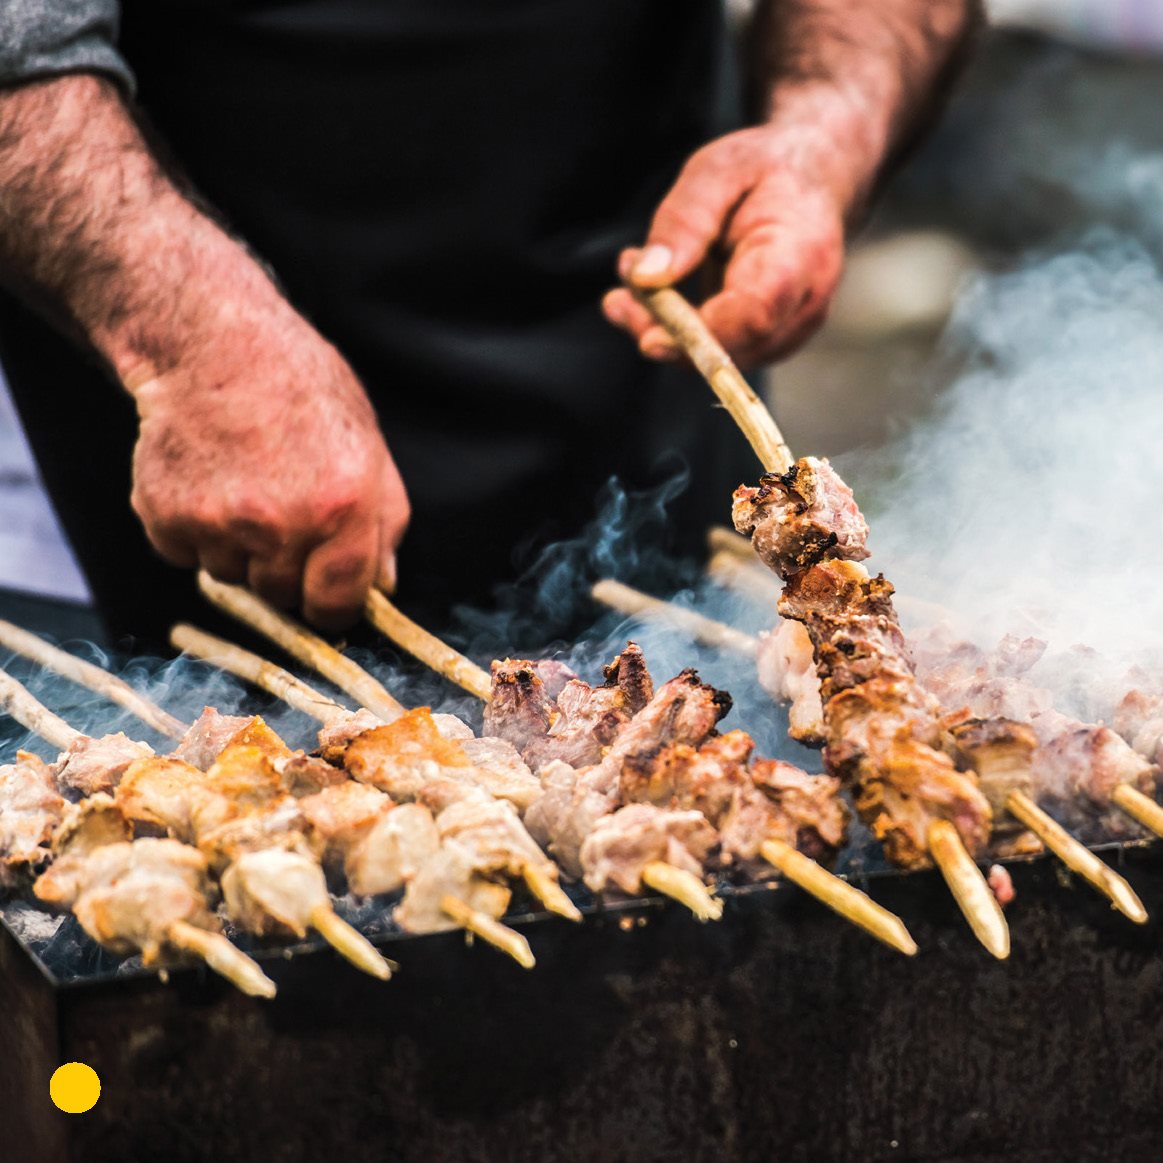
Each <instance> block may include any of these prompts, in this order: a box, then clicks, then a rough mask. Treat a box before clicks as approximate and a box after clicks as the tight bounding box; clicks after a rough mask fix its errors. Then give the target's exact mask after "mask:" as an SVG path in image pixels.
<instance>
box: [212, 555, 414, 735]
mask: <svg viewBox="0 0 1163 1163" xmlns="http://www.w3.org/2000/svg"><path fill="white" fill-rule="evenodd" d="M198 585H199V586H200V587H201V590H202V593H204V594H205V595H206V597H207V598H209V599H210V601H211V602H213V603H214V605H216V606H217V607H218V608H219V609H220V610H225V611H226V613H228V614H230V615H231V616H232V617H235V618H237V619H238V620H239V621H240V622H244V623H245V624H246V625H248V626H250V627H251V629H252V630H257V631H258V632H259V633H260V634H262V635H263V636H264V637H265V638H269V639H270V640H271V641H272V642H274V643H275V645H276V646H279V647H281V648H282V649H283V650H285V651H286V652H287V653H288V654H289V655H291V657H292V658H296V659H298V661H299V662H301V663H303V664H304V666H309V667H311V669H312V670H317V671H318V672H319V673H320V674H321V675H323V677H324V678H326V679H328V680H329V681H330V682H333V683H335V685H336V686H337V687H339V689H340V690H342V691H346V692H347V694H349V695H351V697H352V698H353V699H355V701H356V703H358V704H359V706H361V707H366V708H367V709H368V710H369V711H371V713H372V714H373V715H378V716H379V717H380V718H381V719H383V720H384V722H386V723H390V722H392V721H393V720H394V719H398V718H399V717H400V716H401V715H402V714H403V713H404V707H403V705H402V704H401V703H398V702H397V701H396V700H395V699H394V698H392V696H391V695H390V694H388V692H387V690H385V689H384V686H383V684H382V683H381V682H380V681H379V680H378V679H377V678H375V677H374V676H373V675H371V674H369V673H368V672H367V671H366V670H364V669H363V667H362V666H359V665H358V664H357V663H355V662H353V661H352V660H351V659H350V658H347V657H346V656H345V655H343V654H340V652H339V651H338V650H336V649H335V647H334V646H332V645H331V644H330V643H329V642H325V641H324V640H323V639H322V638H320V637H319V636H318V635H317V634H312V633H311V632H310V631H309V630H307V629H306V628H305V627H303V626H300V625H298V624H297V623H296V622H295V621H293V620H292V619H291V618H288V617H287V616H286V615H285V614H281V613H280V612H279V611H278V610H276V609H275V608H274V607H273V606H269V605H267V603H266V602H264V601H263V600H262V599H261V598H260V597H257V596H256V595H255V594H252V593H251V592H250V591H249V590H244V589H243V588H242V587H241V586H231V585H227V584H226V583H225V582H220V581H215V580H214V579H213V578H212V577H211V576H210V575H209V574H208V573H206V572H205V571H202V572H201V573H199V574H198Z"/></svg>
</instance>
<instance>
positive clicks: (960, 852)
mask: <svg viewBox="0 0 1163 1163" xmlns="http://www.w3.org/2000/svg"><path fill="white" fill-rule="evenodd" d="M928 840H929V853H930V855H931V856H932V857H933V860H934V861H935V862H936V864H937V867H938V868H939V869H940V871H941V875H942V876H944V878H945V883H946V884H947V885H948V886H949V891H950V892H952V893H953V897H954V899H955V900H956V901H957V906H958V907H959V908H960V909H961V912H962V913H963V914H964V916H965V919H966V920H967V921H968V922H969V926H970V928H971V929H972V930H973V932H974V935H975V936H976V937H977V939H978V940H979V941H980V942H981V943H982V945H984V946H985V948H986V949H987V950H988V951H989V952H990V953H991V954H992V955H993V956H994V957H996V958H997V959H998V960H999V961H1004V960H1005V959H1006V958H1007V957H1008V956H1009V955H1010V927H1009V925H1008V924H1007V923H1006V919H1005V914H1004V913H1003V912H1002V911H1001V905H999V904H998V903H997V898H996V897H995V896H994V895H993V890H992V889H991V888H990V887H989V884H988V882H987V881H986V879H985V877H984V876H983V875H982V872H981V869H980V868H978V867H977V865H976V864H975V863H974V861H973V857H972V856H970V855H969V853H968V851H967V850H966V848H965V844H964V843H963V842H962V840H961V835H960V833H959V832H958V831H957V829H956V828H954V827H953V825H952V824H951V823H949V821H948V820H934V821H933V822H932V823H931V824H930V825H929V835H928Z"/></svg>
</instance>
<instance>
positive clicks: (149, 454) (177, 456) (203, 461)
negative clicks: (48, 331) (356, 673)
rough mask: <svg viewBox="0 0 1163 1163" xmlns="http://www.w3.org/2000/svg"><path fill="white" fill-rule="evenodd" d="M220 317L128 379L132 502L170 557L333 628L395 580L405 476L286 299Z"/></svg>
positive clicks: (345, 370) (329, 350) (353, 383)
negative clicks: (161, 363)
mask: <svg viewBox="0 0 1163 1163" xmlns="http://www.w3.org/2000/svg"><path fill="white" fill-rule="evenodd" d="M223 315H226V316H227V317H228V318H229V320H230V322H229V323H226V322H225V320H224V319H223ZM214 318H215V320H217V321H219V322H221V323H222V324H223V325H222V326H221V327H215V328H213V329H212V331H211V333H210V334H209V335H207V336H204V337H199V338H198V339H197V340H195V341H194V342H193V343H191V342H190V337H188V336H187V337H185V342H181V341H179V342H178V343H176V344H175V350H174V352H173V353H172V356H173V358H172V365H173V366H171V367H170V368H169V370H166V371H164V372H162V373H161V374H158V375H156V376H151V377H150V378H148V379H146V380H145V382H143V383H141V384H140V385H138V386H136V387H134V388H133V392H134V396H135V398H136V400H137V405H138V410H139V413H140V415H141V433H140V437H139V439H138V443H137V448H136V451H135V454H134V462H133V478H134V487H133V507H134V509H135V510H136V511H137V514H138V516H139V517H140V518H141V520H142V524H143V525H144V526H145V530H146V533H147V534H148V536H149V539H150V540H151V541H152V542H153V544H154V546H155V547H156V548H157V549H158V551H159V552H160V553H161V554H162V555H163V556H164V557H166V558H167V559H168V560H170V561H172V562H174V563H175V564H177V565H187V566H194V565H200V566H201V567H203V568H204V569H206V570H207V571H208V572H209V573H210V574H212V575H213V576H214V577H216V578H219V579H221V580H222V581H242V582H247V583H248V584H249V585H250V587H251V588H252V589H253V590H255V591H256V592H257V593H259V594H260V595H262V596H263V597H265V598H267V599H268V600H269V601H271V602H273V603H274V604H275V605H278V606H283V607H288V608H290V607H295V606H302V609H303V611H304V614H305V615H306V617H307V618H308V620H310V621H311V622H314V623H315V624H317V625H319V626H323V627H327V628H331V627H334V628H340V627H342V626H343V625H345V624H346V623H349V622H350V621H352V620H353V619H354V618H355V617H356V616H358V614H359V611H360V610H361V608H362V606H363V601H364V597H365V596H366V594H367V591H368V589H369V587H371V586H372V585H374V584H377V583H378V584H380V585H383V586H386V587H389V588H390V587H391V586H392V585H393V584H394V582H395V549H396V546H397V544H398V542H399V540H400V538H401V537H402V536H403V533H404V529H405V527H406V526H407V523H408V515H409V507H408V499H407V496H406V495H405V492H404V486H403V482H402V481H401V480H400V475H399V473H398V472H397V471H396V466H395V464H394V463H393V461H392V459H391V457H390V455H389V454H388V450H387V447H386V445H385V444H384V440H383V437H382V436H381V435H380V431H379V428H378V427H377V425H376V419H375V416H374V414H373V413H372V409H371V405H370V404H369V403H368V400H367V397H366V396H365V395H364V392H363V389H362V387H361V386H360V384H359V382H358V381H357V380H356V378H355V376H354V374H353V373H352V371H351V369H350V368H349V367H348V366H347V364H346V363H345V362H344V360H343V359H342V358H341V357H340V355H339V353H338V352H337V351H335V349H334V348H333V347H331V346H330V345H329V344H328V343H326V342H325V341H324V340H323V339H322V338H321V337H320V336H319V335H318V334H317V333H316V332H315V331H314V330H313V329H312V328H311V327H309V326H308V325H307V324H306V323H305V322H304V321H303V320H302V319H301V318H300V317H299V316H298V315H296V314H295V313H294V312H293V311H292V310H291V309H290V308H289V307H287V306H286V304H284V303H282V301H281V300H278V299H277V297H272V301H271V302H269V303H265V304H262V303H261V299H260V301H259V302H256V301H255V300H254V299H250V300H244V301H243V302H241V303H238V304H237V305H235V306H234V307H233V308H232V309H231V310H229V311H225V312H223V307H222V304H221V302H219V303H217V304H216V305H215V309H214ZM167 362H170V361H167ZM138 374H139V375H140V374H146V375H148V374H149V372H148V370H147V371H145V372H139V373H138Z"/></svg>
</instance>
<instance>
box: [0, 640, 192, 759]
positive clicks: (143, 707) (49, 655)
mask: <svg viewBox="0 0 1163 1163" xmlns="http://www.w3.org/2000/svg"><path fill="white" fill-rule="evenodd" d="M0 646H5V647H7V648H8V649H9V650H12V651H15V653H17V654H20V655H22V656H23V657H25V658H28V659H31V660H32V661H33V662H35V663H36V664H37V665H38V666H43V667H44V668H45V669H46V670H51V671H52V672H53V673H54V674H59V675H60V676H61V677H62V678H67V679H68V680H69V681H70V682H75V683H77V685H78V686H83V687H87V688H88V689H89V690H91V691H94V692H95V693H97V694H99V695H104V696H105V698H107V699H108V700H109V701H110V702H112V703H117V704H118V705H119V706H122V707H124V708H125V709H126V710H127V711H131V712H132V713H133V714H134V715H136V716H137V717H138V718H139V719H140V720H141V721H142V722H143V723H147V724H149V726H151V727H152V728H153V729H154V730H155V731H159V732H160V733H161V734H163V735H168V736H169V737H170V738H171V739H180V738H181V737H182V736H183V735H184V734H185V733H186V724H185V723H183V722H182V721H181V720H180V719H175V718H174V716H173V715H171V714H169V713H168V712H167V711H164V710H162V708H161V707H159V706H158V705H157V703H154V702H151V701H150V700H149V699H147V698H146V697H145V696H144V695H143V694H140V693H139V692H138V691H136V690H134V688H133V687H131V686H130V685H129V683H127V682H126V681H125V680H124V679H120V678H118V677H117V675H115V674H110V673H109V672H108V671H107V670H102V669H101V667H99V666H94V665H93V663H91V662H86V661H85V660H84V659H83V658H78V657H77V656H76V655H75V654H70V653H69V652H68V651H67V650H61V649H60V647H59V646H53V645H52V644H51V643H48V642H46V641H45V640H44V639H43V638H41V637H39V636H38V635H36V634H31V633H29V631H27V630H24V629H22V628H21V627H20V626H14V625H13V624H12V623H11V622H5V621H2V620H0Z"/></svg>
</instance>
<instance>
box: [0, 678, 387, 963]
mask: <svg viewBox="0 0 1163 1163" xmlns="http://www.w3.org/2000/svg"><path fill="white" fill-rule="evenodd" d="M0 693H2V696H3V700H4V703H5V705H6V707H7V709H8V710H9V713H11V714H12V715H13V717H14V718H16V719H18V720H19V721H20V722H22V723H23V724H24V725H25V726H26V727H28V729H29V730H32V731H35V732H36V733H38V734H40V735H41V736H42V738H45V739H46V740H47V741H48V742H50V743H52V744H53V745H55V746H58V747H62V749H63V754H62V756H61V758H60V759H59V760H58V763H57V775H56V778H57V781H58V783H59V784H60V785H61V786H62V787H64V788H68V789H70V790H74V791H78V792H80V793H81V794H83V795H85V796H92V795H94V794H97V793H102V792H103V793H109V792H113V791H115V790H117V791H118V792H120V787H119V785H120V783H121V782H123V781H124V780H125V779H126V778H128V777H129V776H130V775H131V774H132V773H133V771H134V769H135V768H138V769H140V768H141V767H142V765H143V764H144V765H146V766H147V767H151V765H152V767H156V766H157V765H158V764H162V765H169V770H170V771H171V772H172V771H173V770H175V769H177V768H179V767H180V768H182V769H184V770H185V771H186V773H187V775H188V779H187V785H188V786H187V794H188V796H195V795H201V796H203V797H205V796H207V795H208V794H209V793H208V790H207V788H206V786H205V781H206V779H207V777H206V775H204V773H203V772H202V771H200V770H199V769H198V768H196V767H193V766H192V765H190V764H188V763H185V762H183V761H182V760H180V759H172V758H171V759H163V758H161V757H158V756H155V755H154V754H153V751H152V749H151V748H150V747H148V746H147V745H146V744H143V743H138V742H136V741H134V740H130V739H127V738H126V737H125V736H124V735H120V734H118V735H110V736H104V737H102V738H90V737H89V736H85V735H82V734H81V733H80V732H78V731H75V730H74V729H73V728H71V727H69V725H68V724H67V723H65V722H64V720H62V719H60V718H59V717H58V716H56V715H53V714H52V713H51V712H50V711H48V709H47V708H45V707H43V706H42V705H41V704H40V703H39V701H38V700H36V699H34V698H33V696H32V695H31V694H29V693H28V691H27V690H25V688H23V687H22V686H21V685H20V684H19V683H17V682H16V681H15V680H14V679H12V678H11V677H10V676H8V675H6V674H4V673H3V672H0ZM187 734H189V733H187ZM234 739H235V741H236V742H235V748H236V749H237V747H238V745H239V744H246V743H252V744H253V742H254V741H262V742H263V743H264V744H265V745H266V746H267V747H268V749H269V748H271V746H272V743H274V744H277V746H278V749H279V750H281V751H282V752H284V753H285V754H286V755H288V756H289V755H290V751H289V749H287V748H286V747H285V746H284V745H282V743H281V740H278V739H277V737H276V736H274V734H273V732H271V731H270V730H269V728H266V726H265V724H263V723H262V722H261V720H250V721H247V726H244V727H243V728H242V729H241V730H239V731H237V732H236V734H235V735H234ZM62 745H63V746H62ZM250 749H251V750H253V751H255V753H256V754H257V755H260V756H261V755H262V751H261V750H260V749H259V748H254V747H253V746H252V747H251V748H250ZM227 750H230V748H229V747H228V748H227ZM170 796H171V798H173V792H172V783H171V788H170ZM186 810H188V807H187V809H186ZM154 822H155V823H162V822H163V821H160V820H155V821H154ZM176 838H177V839H178V840H179V841H182V842H187V841H190V840H196V839H197V837H195V836H189V835H181V834H178V835H177V837H176ZM268 863H269V862H268ZM286 863H288V861H286V860H284V864H286ZM293 863H294V864H295V869H294V870H289V869H287V868H284V869H282V872H283V873H284V874H286V873H288V872H290V871H294V872H295V873H296V875H297V877H298V881H297V887H298V888H299V890H300V896H301V901H302V903H303V908H304V909H305V910H306V915H307V919H308V920H309V921H310V927H312V928H315V929H316V930H317V931H318V932H319V933H320V935H321V936H323V937H324V939H325V940H327V941H328V943H329V944H331V945H333V946H334V947H335V948H336V949H337V950H338V951H339V952H340V953H341V954H343V956H345V957H347V958H348V960H351V961H353V963H354V964H356V965H357V966H358V967H359V968H361V969H364V970H365V972H370V973H373V974H374V975H375V976H378V977H381V978H386V977H387V976H389V975H390V970H389V967H388V963H387V962H386V961H385V960H384V959H383V958H382V957H381V956H380V954H379V953H378V952H377V951H376V950H375V948H374V946H372V945H371V944H370V943H369V942H368V941H367V940H366V939H365V938H364V937H363V936H362V935H361V934H360V933H358V932H357V931H356V930H355V929H352V928H351V926H349V925H347V924H346V922H344V921H343V920H342V919H341V918H340V917H338V916H337V915H335V913H334V910H333V909H332V908H331V905H330V900H329V898H328V897H327V893H326V886H325V885H323V888H322V892H320V884H321V883H322V873H321V872H319V873H318V875H316V872H317V868H316V866H315V865H314V863H313V861H312V860H311V858H310V856H309V854H308V853H306V852H300V853H299V854H298V855H297V856H296V858H295V860H294V861H293ZM253 864H255V861H254V860H253V859H252V860H250V861H248V862H247V864H246V866H245V867H246V868H250V866H251V865H253ZM254 871H255V873H256V875H254V876H253V877H252V879H253V881H254V883H255V884H259V883H261V882H262V880H263V877H262V876H259V875H257V874H258V873H265V874H266V881H267V882H268V883H273V879H274V877H273V870H270V869H267V868H266V867H265V865H260V866H259V867H258V868H257V869H256V870H254ZM239 877H240V873H236V875H235V882H236V883H238V885H239V887H240V888H241V887H242V886H243V884H244V883H245V882H244V881H243V880H241V879H239ZM228 897H229V894H228ZM239 899H241V898H239ZM268 899H270V900H271V901H273V900H274V898H273V897H270V898H268ZM229 904H230V901H229V899H228V905H229ZM231 912H232V914H236V913H237V912H238V910H236V909H233V908H232V909H231ZM248 916H249V920H250V922H251V923H250V924H248V925H247V927H248V928H250V929H251V930H252V931H260V932H261V930H262V928H263V923H264V922H262V920H261V916H262V912H261V909H257V908H254V907H252V908H251V909H250V910H249V914H248ZM235 919H238V920H240V921H241V920H242V918H241V917H240V916H237V915H236V916H235ZM286 927H288V928H290V929H292V931H294V932H296V934H297V935H299V936H302V935H304V933H303V930H304V926H303V924H301V923H299V921H297V920H296V921H295V923H292V924H289V925H287V926H286Z"/></svg>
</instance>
